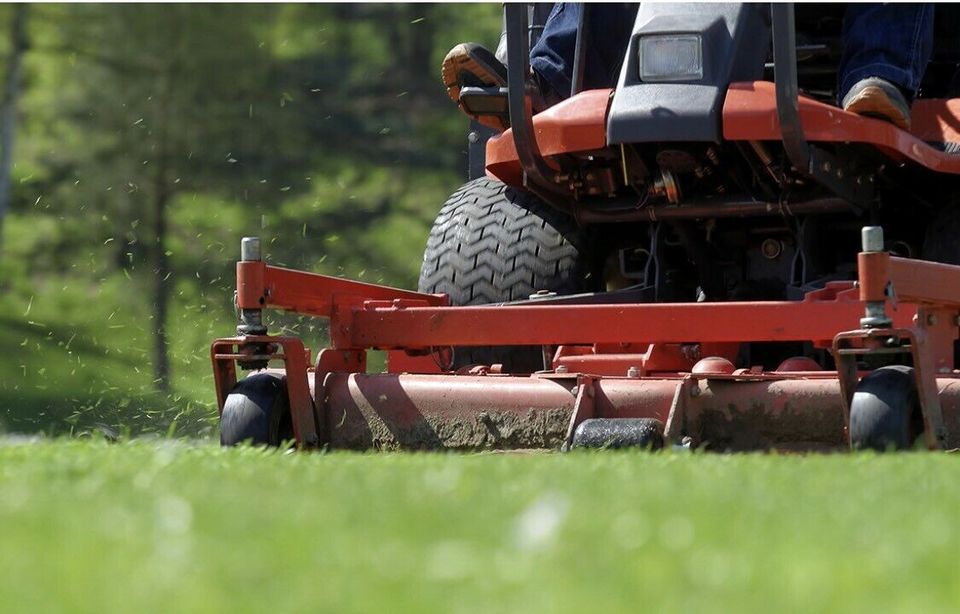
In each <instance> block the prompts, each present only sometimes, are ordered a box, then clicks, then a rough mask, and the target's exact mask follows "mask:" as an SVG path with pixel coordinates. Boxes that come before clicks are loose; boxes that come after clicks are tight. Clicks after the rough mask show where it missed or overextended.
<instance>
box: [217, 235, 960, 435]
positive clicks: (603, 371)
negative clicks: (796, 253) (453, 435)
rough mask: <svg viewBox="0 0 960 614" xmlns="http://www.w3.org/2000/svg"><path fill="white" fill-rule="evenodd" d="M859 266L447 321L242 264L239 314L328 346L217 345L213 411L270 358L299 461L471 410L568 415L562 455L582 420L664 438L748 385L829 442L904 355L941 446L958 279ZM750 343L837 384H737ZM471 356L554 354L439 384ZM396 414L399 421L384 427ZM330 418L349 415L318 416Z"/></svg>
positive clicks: (953, 269)
mask: <svg viewBox="0 0 960 614" xmlns="http://www.w3.org/2000/svg"><path fill="white" fill-rule="evenodd" d="M858 264H859V278H858V281H857V282H856V283H854V282H833V283H830V284H828V285H827V286H826V287H825V288H823V289H820V290H817V291H814V292H811V293H809V294H807V296H806V297H805V298H804V300H802V301H794V302H786V301H771V302H731V303H680V304H629V305H621V304H618V305H602V304H599V305H550V304H544V303H543V302H537V303H536V304H507V305H494V306H480V307H450V306H447V305H446V302H447V299H446V297H445V296H443V295H431V294H421V293H417V292H410V291H406V290H400V289H396V288H388V287H383V286H376V285H372V284H366V283H360V282H353V281H349V280H344V279H339V278H333V277H327V276H323V275H317V274H313V273H305V272H300V271H292V270H289V269H283V268H278V267H272V266H269V265H266V264H265V263H262V262H240V263H238V266H237V278H238V297H237V302H238V306H239V307H240V308H242V309H263V308H271V307H276V308H280V309H286V310H294V311H297V312H299V313H303V314H306V315H313V316H318V317H323V318H328V319H329V321H330V340H331V347H330V348H329V349H325V350H323V351H321V352H320V353H319V355H318V358H317V362H316V365H315V366H314V367H313V368H311V367H310V366H309V353H308V352H307V350H305V349H304V347H303V345H302V343H301V342H300V341H299V340H298V339H296V338H292V337H273V336H268V335H265V336H247V337H235V338H229V339H220V340H217V341H215V342H214V344H213V346H212V349H211V352H212V359H213V364H214V374H215V381H216V386H217V399H218V405H219V407H220V408H221V410H222V407H223V403H224V401H225V399H226V395H227V394H228V392H229V390H230V389H231V388H232V387H233V385H234V384H235V382H236V364H238V363H239V364H241V365H252V364H257V363H259V364H263V363H264V361H269V360H279V361H283V362H284V369H285V371H286V373H287V382H288V391H289V397H290V403H291V411H292V414H293V418H294V431H295V436H296V438H297V441H298V442H299V443H300V444H301V445H303V446H306V447H310V446H315V445H318V444H323V443H331V442H332V443H334V444H336V443H338V442H346V443H350V444H356V443H357V441H362V440H363V439H362V437H361V438H360V439H357V437H358V435H357V433H361V434H364V433H367V434H366V435H363V436H364V437H366V436H369V433H368V432H367V430H366V427H365V426H358V425H360V424H361V423H362V424H366V423H365V422H363V420H360V421H359V422H358V419H359V418H358V417H359V416H363V417H364V420H374V421H379V423H381V424H382V425H387V426H384V427H383V428H384V429H385V430H384V432H385V433H387V434H386V435H384V436H383V437H386V438H389V437H390V436H393V435H396V433H404V432H407V431H410V432H414V431H417V429H420V430H421V431H422V430H423V427H422V426H418V425H423V424H427V423H428V422H429V420H432V419H434V418H436V417H437V416H443V417H445V418H450V417H451V416H453V417H459V418H458V419H465V418H464V416H470V415H471V412H476V407H479V406H483V407H488V406H490V407H494V408H495V409H496V411H497V412H500V413H499V414H498V415H499V416H501V418H502V417H503V416H507V417H508V418H509V416H510V415H518V414H522V413H524V412H529V411H534V410H536V411H541V412H550V411H561V410H562V411H565V412H568V414H564V415H568V420H569V422H568V424H567V425H566V426H565V427H564V428H563V429H561V430H563V431H564V432H563V433H560V434H559V435H557V437H558V438H559V439H558V440H557V441H561V442H562V441H569V438H570V436H571V435H572V433H573V429H575V428H576V426H577V425H578V424H579V423H580V422H581V421H582V420H585V419H587V418H589V417H596V416H605V417H653V418H656V419H658V420H661V421H663V422H664V423H665V424H666V431H667V434H668V436H673V435H676V434H678V433H684V432H696V431H697V429H701V430H702V429H703V428H704V427H703V424H707V423H705V422H704V420H708V419H710V418H709V416H710V412H711V411H715V404H716V403H726V404H728V405H729V406H731V407H732V406H733V404H735V403H736V402H738V401H737V399H738V397H737V395H738V394H742V393H743V391H745V390H746V388H745V387H744V386H746V385H747V384H749V386H750V387H751V388H750V391H749V392H750V394H751V395H754V397H755V399H758V398H759V399H762V400H763V403H764V404H765V407H767V409H766V410H765V411H767V412H768V413H769V412H772V414H771V415H773V416H781V418H777V420H783V421H789V419H790V416H792V415H794V414H795V413H796V410H795V408H793V409H791V407H790V405H789V402H788V401H789V399H788V397H785V396H784V393H783V390H794V389H796V390H797V391H799V392H800V393H802V396H803V398H805V399H808V400H809V399H819V400H817V401H816V402H814V403H813V404H812V405H811V406H810V407H808V408H807V410H805V411H806V412H808V413H810V412H812V413H810V415H811V416H815V417H816V419H815V420H814V422H815V423H818V424H822V425H826V426H824V427H823V428H825V429H826V432H828V433H830V436H829V438H828V439H829V441H835V440H836V438H837V436H838V435H837V433H838V432H841V431H842V424H844V423H846V421H847V419H848V418H847V414H846V412H847V411H849V402H850V399H851V398H852V395H853V390H854V388H855V386H856V382H857V378H858V376H859V374H858V372H857V367H856V356H859V355H861V354H864V353H871V352H874V353H876V352H886V353H889V352H903V353H910V354H911V355H912V357H913V364H914V366H915V373H916V377H917V383H918V390H919V392H920V398H921V405H922V409H923V414H924V419H925V421H926V424H927V441H928V445H930V447H932V448H934V447H943V446H944V445H945V444H946V442H947V437H948V435H949V433H948V430H949V429H948V426H947V424H948V423H949V424H950V425H953V426H954V429H955V430H956V427H957V425H960V394H955V393H956V392H960V390H957V391H955V390H953V388H956V386H952V385H951V384H950V383H949V382H956V381H958V378H957V372H956V371H955V370H954V365H953V344H954V341H955V340H956V339H957V336H958V335H957V333H958V328H957V322H958V316H960V267H957V266H951V265H944V264H938V263H931V262H924V261H919V260H908V259H904V258H897V257H892V256H890V255H889V254H886V253H882V252H879V253H875V252H869V253H861V254H860V255H859V258H858ZM868 302H873V303H878V302H879V303H882V304H883V305H884V308H885V309H886V313H887V314H888V315H889V316H890V321H891V326H892V327H891V328H887V329H863V330H861V329H856V330H851V329H852V328H853V327H854V326H855V325H856V323H857V322H858V320H859V318H860V317H862V316H863V315H864V306H865V305H866V304H867V303H868ZM891 339H893V340H895V342H891V341H890V340H891ZM748 341H811V342H814V343H815V344H817V345H818V346H819V347H822V348H832V350H833V352H834V355H835V357H836V359H837V364H838V371H837V372H824V371H819V372H818V371H810V370H809V369H810V368H812V367H810V365H809V364H808V362H809V361H806V362H804V361H801V360H794V361H793V362H794V363H796V364H787V365H784V367H783V370H782V371H777V372H767V373H765V372H762V371H759V370H756V369H740V370H736V371H734V369H733V366H732V363H731V362H730V360H732V359H733V358H734V356H735V354H736V347H737V344H739V343H742V342H748ZM468 345H543V346H549V347H555V348H556V351H555V353H554V355H553V359H552V362H553V364H552V366H553V369H554V373H553V374H552V375H551V374H541V375H536V376H533V377H530V378H517V377H511V376H497V375H495V373H497V368H496V366H489V367H484V368H478V369H473V370H470V371H469V373H462V374H459V375H458V374H453V373H441V372H442V371H443V365H444V363H445V362H448V361H449V356H448V355H446V354H445V350H446V349H447V348H449V347H451V346H468ZM373 348H378V349H390V350H391V352H390V353H391V356H392V358H396V359H397V360H393V359H391V361H390V373H391V374H390V375H387V374H384V375H363V373H364V372H365V370H366V362H365V359H366V350H367V349H373ZM788 362H789V361H788ZM403 373H423V374H424V375H404V374H403ZM351 374H352V375H351ZM427 374H431V375H427ZM564 381H566V382H569V383H570V385H572V388H571V390H573V391H574V394H570V393H569V392H567V393H563V394H561V393H560V392H558V390H557V389H556V388H555V386H556V384H557V383H558V382H564ZM525 382H527V383H525ZM538 382H540V383H538ZM705 382H708V383H707V384H705ZM790 382H793V383H790ZM734 384H735V385H737V386H739V388H734V387H731V386H733V385H734ZM705 385H706V387H704V386H705ZM564 386H566V384H564ZM791 387H792V388H791ZM561 388H562V390H566V388H563V387H561ZM311 390H312V393H311ZM738 391H739V392H738ZM558 395H559V396H558ZM701 395H703V396H701ZM756 395H759V396H756ZM944 395H946V396H944ZM454 397H456V400H455V401H454V400H452V399H453V398H454ZM954 397H956V398H954ZM378 399H379V400H378ZM470 399H474V400H473V401H470ZM739 402H741V403H742V402H743V399H742V398H740V400H739ZM471 403H472V404H471ZM944 403H946V405H943V404H944ZM397 404H399V405H397ZM394 405H397V406H398V407H400V409H397V410H395V413H390V412H394V410H392V409H389V407H392V406H394ZM331 407H337V408H339V409H338V411H342V412H346V413H343V414H342V415H341V416H340V417H339V418H337V416H331V415H328V414H329V411H330V408H331ZM350 407H353V409H352V410H349V411H348V409H349V408H350ZM403 407H407V409H402V408H403ZM343 408H347V409H343ZM837 408H841V409H840V410H837ZM835 411H841V413H842V414H843V416H842V421H841V422H840V423H836V422H835V421H832V420H833V419H832V418H831V417H830V416H834V415H835V413H834V412H835ZM944 412H947V413H948V414H949V415H948V418H949V419H945V417H944V415H945V414H944ZM480 413H481V414H484V415H486V414H485V413H484V412H480ZM351 420H352V421H351ZM467 422H470V420H467ZM796 424H801V422H797V423H796ZM838 424H840V425H841V426H839V427H838V426H837V425H838ZM471 428H473V427H471ZM797 428H800V429H801V430H802V429H803V428H806V427H804V426H802V424H801V426H799V427H797ZM838 428H839V429H841V430H840V431H838V430H837V429H838ZM404 429H407V431H404ZM411 429H412V430H411ZM467 430H468V431H469V429H467ZM394 431H396V432H394ZM470 433H473V434H472V435H470V436H469V437H466V436H465V439H464V441H470V442H473V443H471V444H470V445H473V444H475V443H476V442H477V441H481V442H483V441H486V440H485V439H483V438H484V437H486V435H484V434H482V433H481V434H480V435H477V434H476V433H474V432H473V431H470ZM808 435H810V434H809V433H808ZM383 437H381V436H378V437H377V438H375V439H376V441H380V440H381V439H382V438H383ZM397 437H398V440H399V439H400V436H399V435H397ZM470 437H473V439H470ZM478 438H479V439H478ZM371 441H373V440H371Z"/></svg>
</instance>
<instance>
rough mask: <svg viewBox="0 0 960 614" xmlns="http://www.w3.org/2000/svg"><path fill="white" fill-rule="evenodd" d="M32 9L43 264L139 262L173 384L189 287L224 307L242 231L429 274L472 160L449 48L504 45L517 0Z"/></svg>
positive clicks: (346, 264)
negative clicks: (506, 15)
mask: <svg viewBox="0 0 960 614" xmlns="http://www.w3.org/2000/svg"><path fill="white" fill-rule="evenodd" d="M30 10H31V19H30V35H31V41H32V42H31V49H30V52H29V53H27V54H26V56H25V60H24V61H25V64H24V66H25V70H26V76H27V81H26V87H25V89H24V92H23V100H22V102H23V104H22V110H23V112H22V116H23V118H24V123H23V131H22V132H21V135H20V137H21V138H20V141H19V145H18V158H17V167H16V171H15V176H14V181H13V201H12V203H11V208H12V210H13V211H16V212H18V214H20V215H23V216H25V217H27V218H31V219H35V220H41V219H49V220H51V221H54V220H55V221H56V224H34V225H33V226H32V228H34V229H36V236H35V237H32V238H31V239H30V241H29V250H30V263H29V267H30V271H29V275H30V276H31V279H50V280H54V279H57V278H58V276H62V277H67V276H85V277H86V278H88V279H90V280H93V281H94V282H99V281H101V280H104V279H108V278H110V277H111V276H114V275H117V274H118V271H122V273H123V274H125V275H128V276H129V279H128V280H126V281H124V284H125V285H126V287H128V288H129V289H130V291H129V292H128V293H127V296H125V297H124V300H125V301H126V302H125V303H124V304H123V305H122V306H121V308H123V309H130V310H138V311H139V310H144V309H149V310H150V315H149V318H147V317H144V318H143V320H144V321H145V322H149V329H150V331H151V334H152V336H153V338H154V341H153V344H152V345H153V347H152V349H151V352H150V354H151V355H152V357H153V361H152V362H153V371H154V378H155V380H156V382H157V385H158V387H160V388H161V389H166V388H167V387H168V386H169V382H170V366H169V365H170V358H169V355H168V351H169V346H170V343H171V335H177V334H180V333H182V329H183V328H185V326H184V324H186V323H181V322H180V321H177V326H173V327H171V324H170V322H169V320H170V319H171V315H170V313H169V306H170V304H171V302H170V301H171V294H173V295H174V298H175V297H176V296H178V295H183V296H186V297H191V298H190V299H189V300H200V299H203V298H204V296H205V295H204V291H205V289H207V288H209V289H210V290H211V292H212V294H213V295H214V297H213V298H211V303H212V304H216V305H218V306H225V305H226V304H227V302H228V300H229V296H230V291H231V289H232V286H233V280H232V278H231V274H230V271H231V268H232V261H233V260H235V258H236V245H237V242H236V240H237V238H238V237H239V236H241V235H242V234H253V233H257V232H260V233H263V234H265V235H266V236H267V238H268V239H269V238H270V237H271V236H272V240H268V241H267V243H266V244H267V245H268V253H269V256H270V258H271V259H273V260H274V261H275V262H280V263H283V264H287V265H290V266H300V267H307V268H312V269H314V270H319V271H322V272H327V273H344V274H349V275H351V276H363V277H365V278H368V279H372V280H373V281H382V282H385V283H393V284H399V285H410V284H412V283H415V280H416V275H417V270H418V268H419V264H420V262H419V260H420V256H421V254H422V249H423V245H424V241H425V237H426V233H427V231H428V229H429V225H430V223H431V222H432V220H433V217H434V216H435V214H436V212H437V210H438V209H439V207H440V205H441V203H442V202H443V200H444V198H445V197H446V195H447V194H449V193H450V192H451V191H452V190H454V189H455V188H456V187H457V185H458V183H459V181H460V180H461V179H462V176H463V169H464V168H465V164H464V160H463V149H464V145H465V142H466V139H465V128H466V124H467V122H466V119H465V118H464V117H463V116H462V115H461V114H459V112H458V111H457V110H456V107H455V106H454V105H453V104H451V102H450V101H449V99H448V98H447V96H446V94H445V92H444V89H443V87H442V85H441V84H440V82H439V78H438V77H439V63H440V59H441V58H442V57H443V55H444V54H445V53H446V51H447V50H448V49H449V48H450V47H451V46H452V45H453V44H455V43H456V42H459V41H461V40H477V41H480V42H486V43H488V44H495V43H496V36H497V33H498V32H499V23H500V18H499V13H500V10H501V9H500V7H499V5H496V4H488V5H471V4H457V5H445V4H413V5H401V4H309V5H301V4H291V5H287V4H275V5H262V4H241V5H232V6H225V5H211V4H172V5H143V4H135V5H134V4H130V5H128V4H107V5H104V4H51V5H35V6H32V7H31V9H30ZM224 246H226V247H224ZM78 263H79V265H78ZM33 292H35V290H34V289H32V288H31V290H30V293H31V295H32V293H33ZM116 308H117V306H114V305H102V306H98V307H97V309H99V310H100V311H101V312H103V313H110V312H112V311H114V310H115V309H116ZM220 308H222V307H218V309H220ZM174 317H176V316H174ZM225 324H226V323H225ZM178 329H180V330H178ZM182 336H183V335H182V334H181V337H182ZM197 351H198V352H201V353H202V351H203V349H202V348H197Z"/></svg>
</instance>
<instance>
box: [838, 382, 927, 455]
mask: <svg viewBox="0 0 960 614" xmlns="http://www.w3.org/2000/svg"><path fill="white" fill-rule="evenodd" d="M921 435H923V414H922V412H921V409H920V398H919V396H918V394H917V384H916V380H915V379H914V375H913V368H912V367H904V366H902V365H890V366H886V367H881V368H879V369H877V370H875V371H872V372H871V373H869V374H868V375H867V376H865V377H864V378H863V379H862V380H860V384H859V385H857V389H856V391H855V392H854V394H853V402H852V403H851V404H850V446H851V447H852V448H853V449H854V450H868V449H872V450H876V451H878V452H886V451H888V450H907V449H910V448H912V447H913V444H914V442H916V440H917V438H918V437H920V436H921Z"/></svg>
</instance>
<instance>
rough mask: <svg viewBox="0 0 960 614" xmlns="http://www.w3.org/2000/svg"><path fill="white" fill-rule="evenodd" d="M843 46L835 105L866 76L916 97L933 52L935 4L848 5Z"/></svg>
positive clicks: (844, 21) (844, 22)
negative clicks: (887, 82) (894, 85)
mask: <svg viewBox="0 0 960 614" xmlns="http://www.w3.org/2000/svg"><path fill="white" fill-rule="evenodd" d="M843 45H844V47H843V57H842V58H841V60H840V70H839V72H838V81H839V82H838V90H837V100H838V101H839V100H843V97H844V96H846V94H847V92H848V91H850V88H851V87H853V86H854V85H855V84H856V83H857V82H858V81H860V80H862V79H866V78H867V77H880V78H881V79H886V80H887V81H890V82H891V83H895V84H896V85H898V86H899V87H900V88H901V89H902V90H904V91H905V92H906V93H907V94H908V95H909V96H914V95H916V93H917V89H918V88H919V87H920V81H921V79H923V73H924V71H925V70H926V68H927V63H928V62H929V61H930V55H931V53H932V52H933V5H932V4H920V3H915V4H850V5H848V7H847V12H846V15H845V17H844V20H843Z"/></svg>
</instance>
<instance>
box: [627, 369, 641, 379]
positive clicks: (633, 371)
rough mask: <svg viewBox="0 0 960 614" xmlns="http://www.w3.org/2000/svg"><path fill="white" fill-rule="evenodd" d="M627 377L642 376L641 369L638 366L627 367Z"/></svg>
mask: <svg viewBox="0 0 960 614" xmlns="http://www.w3.org/2000/svg"><path fill="white" fill-rule="evenodd" d="M627 377H640V369H638V368H636V367H630V368H629V369H627Z"/></svg>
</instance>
